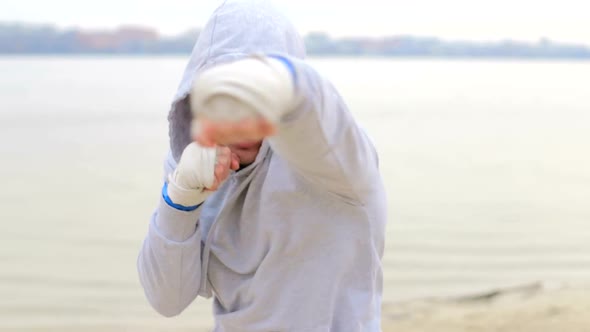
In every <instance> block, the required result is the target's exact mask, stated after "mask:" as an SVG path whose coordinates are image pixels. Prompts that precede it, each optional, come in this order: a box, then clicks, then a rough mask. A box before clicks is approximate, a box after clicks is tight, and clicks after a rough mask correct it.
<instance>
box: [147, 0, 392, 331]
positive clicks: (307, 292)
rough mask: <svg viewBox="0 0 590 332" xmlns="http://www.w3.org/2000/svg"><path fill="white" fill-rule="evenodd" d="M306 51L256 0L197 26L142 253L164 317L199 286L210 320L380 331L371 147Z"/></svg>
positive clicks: (151, 293) (381, 218)
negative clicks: (211, 307) (209, 303)
mask: <svg viewBox="0 0 590 332" xmlns="http://www.w3.org/2000/svg"><path fill="white" fill-rule="evenodd" d="M304 53H305V51H304V47H303V42H302V40H301V38H300V37H299V36H298V34H297V33H296V32H295V29H294V28H293V26H292V25H291V24H290V23H289V22H288V21H287V20H286V19H285V18H284V17H283V16H282V15H281V14H280V13H279V12H277V11H276V10H275V9H274V8H273V7H272V6H271V5H270V4H268V3H267V2H266V1H261V0H258V1H231V0H229V1H225V2H224V4H223V5H222V6H221V7H219V8H218V9H217V10H216V11H215V13H214V15H213V17H212V18H211V20H210V21H209V22H208V24H207V25H206V27H205V29H204V30H203V31H202V33H201V36H200V38H199V40H198V42H197V44H196V46H195V48H194V51H193V54H192V56H191V60H190V62H189V64H188V66H187V68H186V72H185V75H184V78H183V80H182V83H181V85H180V88H179V92H178V95H177V97H176V100H175V102H174V103H173V106H172V110H171V112H170V114H169V121H170V147H171V152H170V154H169V156H168V158H167V159H166V161H165V163H164V167H165V184H164V188H163V190H162V199H161V202H160V204H159V206H158V208H157V210H156V212H155V213H154V215H153V217H152V219H151V222H150V226H149V231H148V234H147V236H146V239H145V241H144V245H143V247H142V249H141V252H140V255H139V259H138V270H139V275H140V280H141V283H142V285H143V287H144V290H145V293H146V296H147V298H148V300H149V302H150V303H151V305H152V306H153V307H154V308H155V309H156V310H157V311H158V312H159V313H161V314H162V315H164V316H174V315H178V314H180V313H181V312H182V311H183V310H184V309H185V308H186V307H187V306H188V305H189V304H190V303H191V302H192V301H193V300H194V299H195V298H196V297H197V296H198V295H200V296H203V297H207V298H209V297H211V296H213V297H214V315H215V325H216V326H215V331H218V332H221V331H224V332H227V331H252V332H254V331H260V332H269V331H306V332H320V331H321V332H327V331H333V332H334V331H335V332H348V331H368V332H376V331H380V312H381V293H382V270H381V257H382V254H383V247H384V234H385V220H386V211H385V206H386V203H385V192H384V189H383V185H382V180H381V177H380V175H379V170H378V157H377V153H376V152H375V149H374V147H373V145H372V144H371V142H370V140H369V139H368V138H367V136H366V135H365V133H364V132H363V131H362V130H361V129H360V128H359V126H358V124H357V123H356V122H355V120H354V119H353V117H352V115H351V114H350V113H349V111H348V109H347V107H346V105H345V103H344V102H343V100H342V98H341V97H340V96H339V95H338V93H337V92H336V90H335V89H334V87H333V86H332V85H330V84H329V83H328V82H327V81H326V80H325V79H324V78H322V77H321V76H320V75H319V74H318V73H317V72H316V71H315V70H314V69H313V68H312V67H310V65H309V64H307V63H306V62H305V61H304V60H303V58H304V55H305V54H304ZM189 97H190V98H189ZM191 110H192V111H193V112H194V113H195V114H196V116H195V117H194V122H196V125H197V127H198V130H197V131H191V127H192V126H193V125H194V123H192V122H193V115H192V113H193V112H191ZM191 132H192V134H193V135H191Z"/></svg>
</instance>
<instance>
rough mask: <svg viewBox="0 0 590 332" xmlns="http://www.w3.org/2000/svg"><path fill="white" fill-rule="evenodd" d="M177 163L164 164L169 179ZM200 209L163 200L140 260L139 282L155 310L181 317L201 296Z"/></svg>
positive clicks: (168, 158)
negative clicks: (173, 204)
mask: <svg viewBox="0 0 590 332" xmlns="http://www.w3.org/2000/svg"><path fill="white" fill-rule="evenodd" d="M174 167H175V162H174V159H173V157H172V155H171V154H169V155H168V157H167V160H166V162H165V163H164V173H165V176H166V175H167V174H169V173H170V172H172V170H173V169H174ZM200 210H201V209H200V208H199V209H197V210H195V211H189V212H186V211H181V210H177V209H175V208H173V207H171V206H169V205H168V204H167V203H166V202H165V201H164V199H163V198H160V203H159V205H158V208H157V209H156V211H155V212H154V213H153V215H152V217H151V220H150V224H149V230H148V234H147V236H146V237H145V240H144V242H143V246H142V248H141V250H140V253H139V257H138V260H137V269H138V273H139V279H140V282H141V284H142V286H143V289H144V292H145V295H146V297H147V299H148V301H149V302H150V304H151V305H152V307H154V309H155V310H156V311H157V312H159V313H160V314H162V315H164V316H166V317H171V316H176V315H178V314H180V313H181V312H182V311H183V310H184V309H185V308H186V307H188V305H189V304H190V303H191V302H192V301H193V300H194V299H195V298H196V297H197V294H198V291H199V285H200V283H201V231H200V228H199V225H198V219H199V215H200Z"/></svg>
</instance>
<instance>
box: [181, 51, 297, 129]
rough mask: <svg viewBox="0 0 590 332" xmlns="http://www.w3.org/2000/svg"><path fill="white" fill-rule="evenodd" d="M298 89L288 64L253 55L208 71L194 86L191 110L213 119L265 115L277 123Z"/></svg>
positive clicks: (292, 101) (225, 119)
mask: <svg viewBox="0 0 590 332" xmlns="http://www.w3.org/2000/svg"><path fill="white" fill-rule="evenodd" d="M294 92H295V88H294V84H293V78H292V74H291V72H290V71H289V69H288V68H287V66H285V64H284V63H282V62H281V61H280V60H277V59H274V58H269V57H262V56H252V57H249V58H246V59H243V60H238V61H236V62H232V63H227V64H221V65H218V66H215V67H212V68H211V69H208V70H206V71H204V72H203V73H202V74H201V75H200V76H199V77H198V79H197V80H196V81H195V84H194V85H193V89H192V92H191V99H190V101H191V109H192V110H193V112H195V113H196V114H197V115H198V117H202V118H207V119H209V120H212V121H239V120H242V119H244V118H252V117H257V116H262V117H264V118H266V119H267V120H268V121H270V122H271V123H275V124H276V123H278V122H279V120H280V119H281V117H282V116H283V115H284V114H286V113H287V112H289V111H290V110H291V108H292V107H293V104H294V96H295V93H294Z"/></svg>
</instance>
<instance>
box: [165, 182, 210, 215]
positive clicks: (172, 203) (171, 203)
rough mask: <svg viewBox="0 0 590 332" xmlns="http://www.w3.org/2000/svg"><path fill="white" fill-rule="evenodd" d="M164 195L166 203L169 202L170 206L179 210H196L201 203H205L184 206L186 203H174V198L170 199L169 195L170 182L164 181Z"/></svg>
mask: <svg viewBox="0 0 590 332" xmlns="http://www.w3.org/2000/svg"><path fill="white" fill-rule="evenodd" d="M162 197H163V198H164V201H166V204H168V205H169V206H171V207H173V208H175V209H177V210H180V211H185V212H191V211H195V210H196V209H198V208H199V207H200V206H201V205H203V203H201V204H198V205H195V206H184V205H180V204H176V203H174V202H173V201H172V199H170V196H168V182H164V186H163V187H162Z"/></svg>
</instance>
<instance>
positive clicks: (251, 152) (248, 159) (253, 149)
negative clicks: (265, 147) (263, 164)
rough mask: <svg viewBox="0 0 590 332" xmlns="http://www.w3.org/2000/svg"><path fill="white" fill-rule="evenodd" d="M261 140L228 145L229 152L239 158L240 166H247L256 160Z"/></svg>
mask: <svg viewBox="0 0 590 332" xmlns="http://www.w3.org/2000/svg"><path fill="white" fill-rule="evenodd" d="M261 145H262V141H254V142H242V143H236V144H231V145H229V148H230V150H231V152H233V153H235V154H236V155H237V156H238V158H239V159H240V166H242V167H243V166H248V165H250V164H251V163H253V162H254V160H256V156H257V155H258V151H260V146H261Z"/></svg>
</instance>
